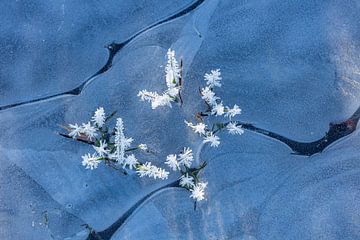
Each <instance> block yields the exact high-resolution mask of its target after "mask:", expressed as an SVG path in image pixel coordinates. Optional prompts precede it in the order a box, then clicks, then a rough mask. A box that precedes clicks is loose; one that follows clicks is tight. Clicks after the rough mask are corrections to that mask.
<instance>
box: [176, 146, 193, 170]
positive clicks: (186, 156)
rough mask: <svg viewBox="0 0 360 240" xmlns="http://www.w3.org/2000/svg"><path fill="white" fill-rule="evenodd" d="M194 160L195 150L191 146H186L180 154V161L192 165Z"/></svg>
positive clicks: (187, 165) (182, 163) (185, 164)
mask: <svg viewBox="0 0 360 240" xmlns="http://www.w3.org/2000/svg"><path fill="white" fill-rule="evenodd" d="M193 160H194V156H193V152H192V150H191V149H190V148H184V150H183V152H182V153H180V154H179V163H180V164H181V165H184V166H186V167H190V166H191V163H192V161H193Z"/></svg>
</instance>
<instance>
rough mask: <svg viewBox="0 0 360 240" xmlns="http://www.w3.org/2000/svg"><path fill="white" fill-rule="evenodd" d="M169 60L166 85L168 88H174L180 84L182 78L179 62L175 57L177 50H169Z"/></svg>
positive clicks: (166, 70)
mask: <svg viewBox="0 0 360 240" xmlns="http://www.w3.org/2000/svg"><path fill="white" fill-rule="evenodd" d="M167 57H168V62H167V65H166V68H165V72H166V85H167V87H168V88H173V87H175V86H176V85H177V84H178V81H179V78H180V68H179V64H178V62H177V60H176V58H175V51H173V50H171V49H170V48H169V50H168V51H167Z"/></svg>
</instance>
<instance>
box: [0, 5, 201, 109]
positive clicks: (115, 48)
mask: <svg viewBox="0 0 360 240" xmlns="http://www.w3.org/2000/svg"><path fill="white" fill-rule="evenodd" d="M204 1H205V0H197V1H195V2H193V3H191V4H190V5H188V6H187V7H185V8H184V9H182V10H180V11H179V12H177V13H174V14H173V15H170V16H169V17H166V18H164V19H162V20H159V21H157V22H155V23H153V24H151V25H149V26H147V27H145V28H143V29H142V30H140V31H138V32H137V33H135V34H134V35H132V36H131V37H129V38H128V39H127V40H125V41H123V42H121V43H116V42H113V43H111V44H109V45H107V46H105V47H106V48H107V49H108V51H109V57H108V60H107V62H106V63H105V65H104V66H103V67H102V68H101V69H100V70H98V71H97V72H96V73H95V74H93V75H92V76H91V77H89V78H87V79H86V80H85V81H84V82H83V83H81V84H80V85H79V86H78V87H76V88H74V89H73V90H70V91H66V92H63V93H57V94H54V95H50V96H45V97H40V98H36V99H32V100H28V101H23V102H18V103H13V104H9V105H4V106H0V111H3V110H6V109H10V108H15V107H18V106H22V105H28V104H31V103H37V102H43V101H46V100H52V99H55V98H57V97H61V96H67V95H70V96H77V95H80V94H81V92H82V91H83V90H84V88H85V86H87V85H88V84H90V83H91V82H92V81H93V80H94V79H95V78H96V77H97V76H99V75H100V74H103V73H105V72H107V71H108V70H109V69H110V68H111V67H112V65H113V60H114V57H115V55H116V54H117V53H118V52H119V51H120V50H121V49H123V48H124V47H125V46H126V45H128V44H129V43H130V42H132V41H133V40H134V39H136V38H137V37H139V36H140V35H141V34H143V33H145V32H147V31H149V30H151V29H153V28H155V27H157V26H159V25H161V24H164V23H167V22H170V21H172V20H174V19H176V18H180V17H182V16H184V15H187V14H188V13H190V12H192V11H193V10H195V9H196V8H197V7H199V6H200V5H201V4H202V3H203V2H204Z"/></svg>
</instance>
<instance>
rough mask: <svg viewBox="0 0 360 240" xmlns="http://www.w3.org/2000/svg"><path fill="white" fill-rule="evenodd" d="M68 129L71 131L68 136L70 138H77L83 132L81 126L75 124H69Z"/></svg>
mask: <svg viewBox="0 0 360 240" xmlns="http://www.w3.org/2000/svg"><path fill="white" fill-rule="evenodd" d="M69 128H70V129H71V130H70V132H69V136H70V137H72V138H76V137H77V136H80V134H81V133H82V132H83V129H82V127H81V126H79V125H77V123H75V124H69Z"/></svg>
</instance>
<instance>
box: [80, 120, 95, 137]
mask: <svg viewBox="0 0 360 240" xmlns="http://www.w3.org/2000/svg"><path fill="white" fill-rule="evenodd" d="M81 128H82V131H81V133H84V134H85V135H86V136H87V137H88V138H89V139H90V140H93V139H94V138H95V137H96V136H97V133H96V128H95V127H93V126H91V123H90V122H88V123H86V124H85V123H83V124H82V127H81Z"/></svg>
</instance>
